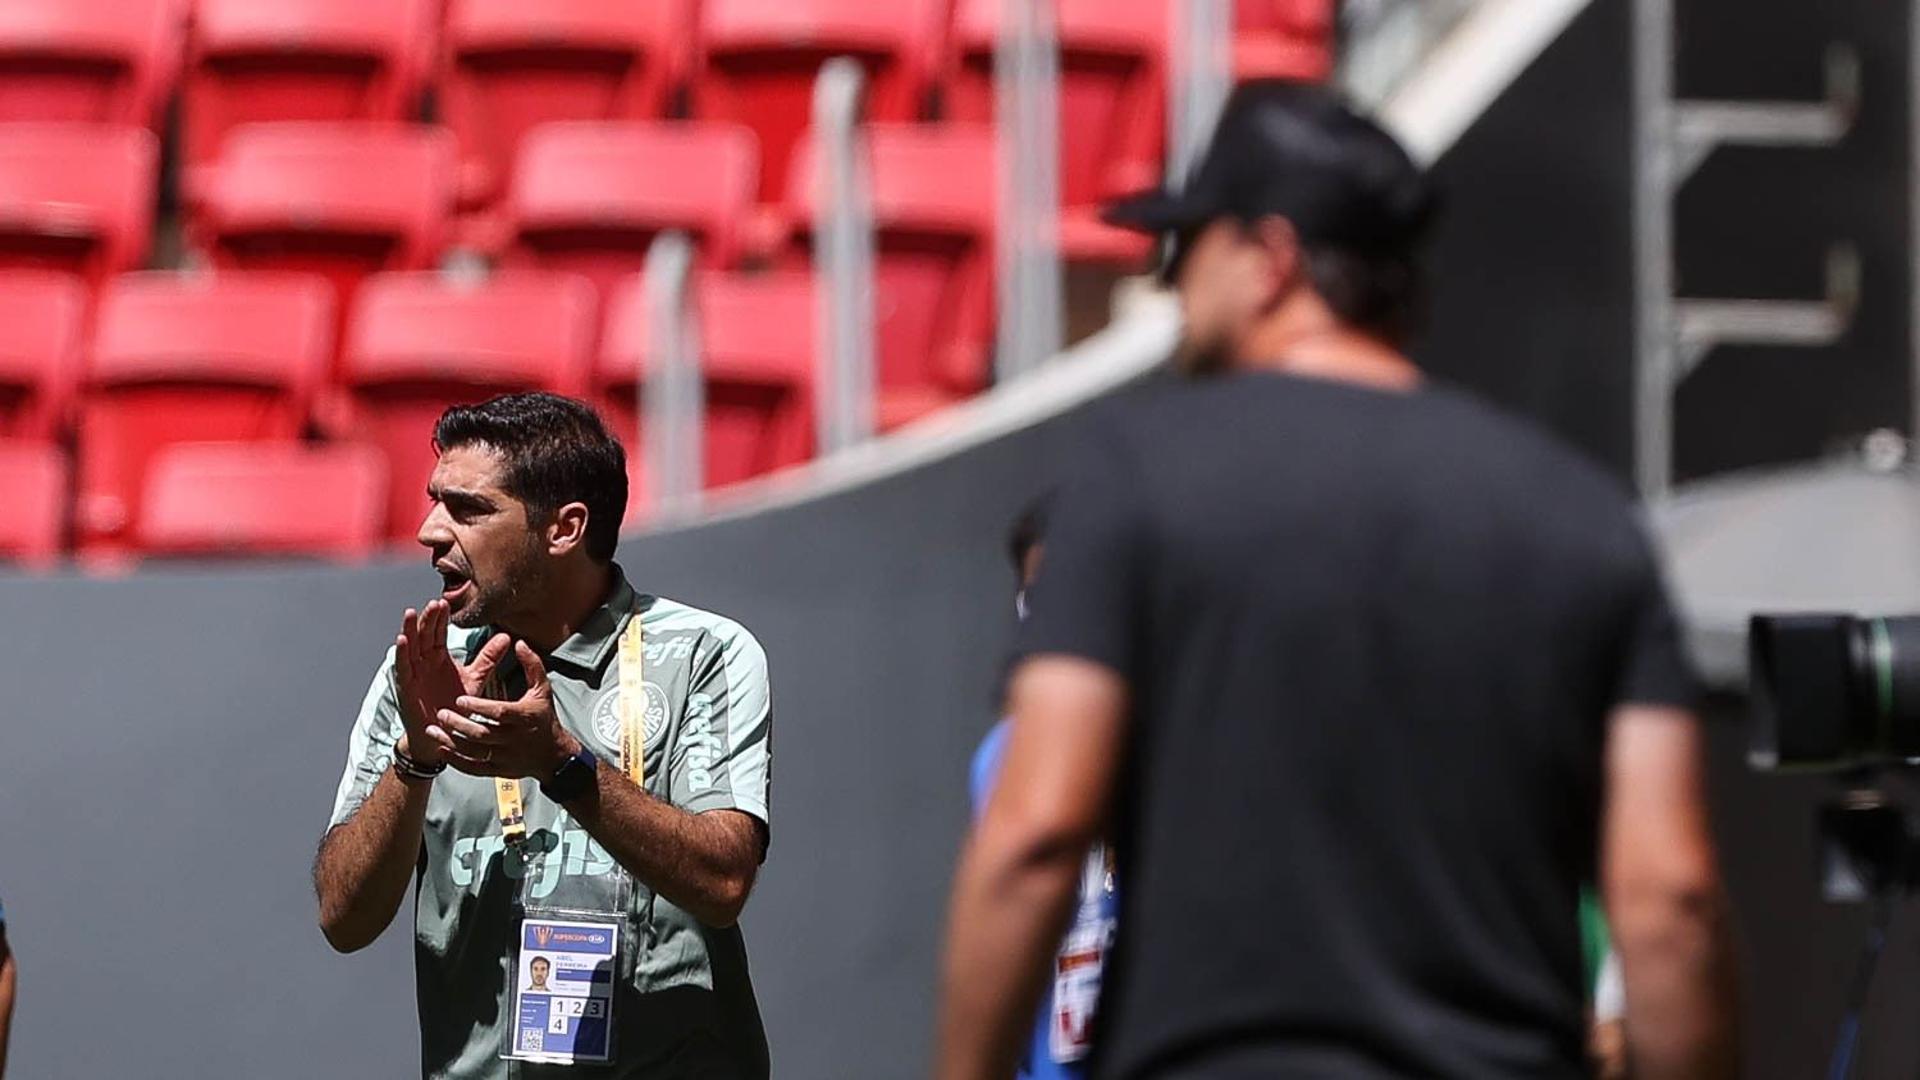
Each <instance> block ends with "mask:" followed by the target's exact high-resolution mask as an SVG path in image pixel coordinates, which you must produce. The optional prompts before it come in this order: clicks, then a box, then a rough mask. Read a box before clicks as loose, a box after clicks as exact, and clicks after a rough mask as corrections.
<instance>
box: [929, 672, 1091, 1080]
mask: <svg viewBox="0 0 1920 1080" xmlns="http://www.w3.org/2000/svg"><path fill="white" fill-rule="evenodd" d="M1010 696H1011V706H1012V713H1013V726H1012V731H1011V734H1010V735H1009V737H1008V745H1007V751H1006V758H1005V760H1004V761H1003V762H1002V764H1001V769H1000V776H999V780H998V782H997V783H996V784H995V785H994V791H993V796H992V798H991V799H990V800H989V801H988V803H987V807H986V812H985V813H984V814H983V815H982V816H981V818H980V823H979V825H978V826H977V827H976V828H975V829H974V831H973V835H972V836H971V837H970V838H969V840H968V842H967V848H966V851H965V853H964V854H963V855H962V857H961V862H960V871H959V875H958V877H957V879H956V880H955V882H954V886H953V903H952V911H951V915H950V923H949V927H948V931H947V952H946V962H945V966H944V977H943V987H942V992H941V1006H940V1029H939V1031H940V1044H939V1049H938V1054H939V1056H938V1057H937V1058H936V1059H935V1061H936V1064H935V1067H934V1071H935V1075H936V1076H938V1077H940V1078H942V1080H1004V1078H1005V1077H1007V1076H1010V1075H1012V1073H1013V1067H1014V1062H1015V1060H1016V1059H1017V1057H1018V1055H1019V1047H1020V1045H1021V1044H1022V1042H1023V1041H1024V1040H1025V1039H1026V1037H1027V1036H1028V1034H1029V1032H1030V1031H1031V1029H1032V1026H1033V1016H1034V1009H1035V1007H1036V1003H1037V1002H1038V1000H1039V995H1040V990H1041V988H1042V986H1043V985H1044V981H1045V980H1044V972H1045V970H1046V966H1047V961H1048V959H1049V958H1050V957H1052V956H1053V954H1054V952H1055V951H1056V950H1057V949H1058V947H1059V944H1060V935H1061V934H1062V933H1063V932H1065V930H1066V925H1067V920H1068V919H1069V918H1070V917H1071V915H1072V912H1073V902H1074V896H1075V891H1076V889H1077V887H1078V885H1079V881H1080V871H1081V866H1082V864H1083V862H1084V860H1085V858H1086V853H1087V849H1088V848H1089V847H1090V846H1091V845H1092V844H1093V842H1094V841H1095V840H1096V839H1098V837H1099V836H1100V833H1101V830H1102V828H1103V827H1104V825H1105V822H1106V811H1107V804H1108V799H1109V796H1110V794H1111V792H1112V789H1113V782H1114V774H1115V772H1116V770H1117V768H1118V765H1119V760H1120V751H1121V744H1122V735H1123V731H1124V727H1125V723H1126V708H1127V692H1126V686H1125V684H1124V683H1123V682H1122V681H1121V679H1120V677H1119V676H1118V675H1117V674H1115V673H1114V672H1113V671H1112V669H1110V668H1107V667H1105V666H1103V665H1100V664H1096V663H1093V662H1091V661H1087V660H1080V659H1074V658H1070V657H1066V656H1040V657H1037V658H1035V659H1031V660H1028V661H1027V662H1026V663H1024V664H1022V665H1021V667H1020V669H1019V671H1018V673H1017V674H1016V675H1015V677H1014V681H1013V686H1012V690H1011V695H1010Z"/></svg>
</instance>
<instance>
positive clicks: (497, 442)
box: [433, 393, 627, 563]
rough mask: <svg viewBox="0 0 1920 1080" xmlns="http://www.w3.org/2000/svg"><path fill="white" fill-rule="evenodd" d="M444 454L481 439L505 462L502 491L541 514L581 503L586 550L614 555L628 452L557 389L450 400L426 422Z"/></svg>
mask: <svg viewBox="0 0 1920 1080" xmlns="http://www.w3.org/2000/svg"><path fill="white" fill-rule="evenodd" d="M433 446H434V450H435V451H436V452H438V453H442V454H444V453H446V452H447V451H448V450H452V449H454V448H455V447H459V446H483V447H485V448H487V449H488V450H491V451H493V452H494V453H496V454H499V455H500V457H501V458H502V459H504V460H505V462H506V466H507V467H506V478H505V481H504V486H505V487H506V489H507V494H509V495H512V496H513V497H514V498H516V499H519V500H520V501H521V502H523V503H525V504H527V515H528V517H529V518H533V519H538V518H543V517H545V516H546V515H548V514H551V513H553V512H554V511H555V510H558V509H560V508H561V507H562V506H565V505H566V504H568V503H571V502H579V503H585V504H586V505H587V554H588V555H590V556H592V557H593V559H594V560H595V561H597V562H603V563H604V562H611V561H613V551H614V548H615V547H616V546H617V545H618V544H619V541H620V519H621V518H622V517H624V516H625V515H626V512H627V454H626V451H625V450H623V449H621V447H620V442H619V440H617V439H615V438H614V437H613V436H612V435H611V434H609V433H608V431H607V426H606V425H605V424H604V423H602V422H601V421H600V416H599V414H597V413H595V412H594V411H593V410H592V409H591V408H588V407H587V406H586V405H585V404H584V403H582V402H579V401H575V400H573V399H572V398H567V397H561V396H560V395H558V394H547V393H533V394H505V395H502V396H500V397H497V398H493V399H492V400H489V401H483V402H481V403H480V404H478V405H455V406H454V407H453V408H451V409H448V410H447V411H446V412H444V413H442V414H441V415H440V422H439V423H437V424H435V425H434V427H433Z"/></svg>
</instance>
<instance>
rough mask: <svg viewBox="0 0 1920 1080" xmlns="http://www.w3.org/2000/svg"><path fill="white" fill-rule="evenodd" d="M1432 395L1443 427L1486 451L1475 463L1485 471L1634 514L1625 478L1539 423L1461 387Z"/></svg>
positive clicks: (1551, 495) (1549, 494)
mask: <svg viewBox="0 0 1920 1080" xmlns="http://www.w3.org/2000/svg"><path fill="white" fill-rule="evenodd" d="M1427 397H1428V398H1429V400H1430V401H1431V403H1432V406H1433V408H1432V412H1433V414H1434V415H1435V416H1436V418H1438V420H1439V422H1440V423H1442V424H1444V425H1448V426H1450V427H1452V428H1453V429H1454V430H1455V431H1456V432H1458V433H1459V434H1460V435H1461V436H1462V437H1463V441H1467V442H1470V443H1471V444H1472V445H1475V446H1477V447H1479V448H1481V450H1482V452H1483V453H1482V458H1483V460H1480V461H1477V462H1475V464H1476V465H1477V466H1478V467H1480V468H1481V469H1482V470H1484V471H1488V472H1495V473H1502V474H1505V475H1508V476H1509V477H1511V478H1512V479H1514V480H1516V481H1518V482H1522V483H1529V484H1532V485H1535V486H1537V488H1538V490H1539V494H1540V496H1541V497H1542V498H1543V499H1549V500H1553V499H1558V500H1562V501H1578V502H1584V503H1587V504H1590V505H1592V506H1593V507H1594V508H1595V509H1598V510H1601V511H1604V512H1607V513H1626V514H1630V513H1631V512H1632V510H1633V506H1634V500H1633V493H1632V491H1630V490H1629V489H1628V487H1627V485H1626V483H1625V482H1624V481H1623V480H1622V479H1621V478H1620V477H1618V476H1615V475H1614V474H1613V473H1611V472H1609V471H1608V470H1607V469H1606V468H1604V467H1603V466H1602V465H1601V464H1600V462H1599V461H1597V460H1596V459H1594V458H1593V457H1592V456H1591V455H1589V454H1588V453H1586V452H1585V451H1584V450H1581V449H1579V448H1578V447H1576V446H1574V445H1573V444H1572V443H1570V442H1568V441H1567V440H1566V439H1565V438H1563V437H1561V436H1560V435H1559V434H1557V433H1555V432H1553V431H1550V430H1548V429H1547V428H1546V427H1545V426H1544V425H1542V424H1541V423H1539V422H1538V421H1536V420H1534V419H1532V418H1530V417H1527V416H1523V415H1521V414H1519V413H1516V412H1512V411H1510V410H1508V409H1506V408H1505V407H1503V406H1501V405H1498V404H1495V403H1494V402H1491V401H1488V400H1487V399H1485V398H1483V397H1481V396H1480V395H1479V394H1476V393H1473V392H1472V391H1469V390H1464V389H1460V388H1457V387H1451V386H1440V387H1436V388H1435V389H1433V390H1432V391H1430V392H1429V394H1428V395H1427Z"/></svg>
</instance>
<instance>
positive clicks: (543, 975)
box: [528, 957, 550, 986]
mask: <svg viewBox="0 0 1920 1080" xmlns="http://www.w3.org/2000/svg"><path fill="white" fill-rule="evenodd" d="M528 967H529V968H531V970H532V973H533V985H535V986H545V985H547V972H548V971H549V970H550V968H549V966H548V964H547V962H546V961H545V960H544V959H540V958H537V957H536V958H535V959H534V961H533V963H532V964H530V965H528Z"/></svg>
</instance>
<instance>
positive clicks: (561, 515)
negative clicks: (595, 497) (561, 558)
mask: <svg viewBox="0 0 1920 1080" xmlns="http://www.w3.org/2000/svg"><path fill="white" fill-rule="evenodd" d="M587 519H588V511H587V504H586V503H583V502H570V503H567V504H566V505H565V506H562V507H561V508H560V509H558V510H555V511H554V512H553V518H552V520H550V521H549V522H548V523H547V553H548V554H549V555H565V554H566V553H568V552H569V551H572V550H573V549H575V548H577V547H584V546H586V543H587Z"/></svg>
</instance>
